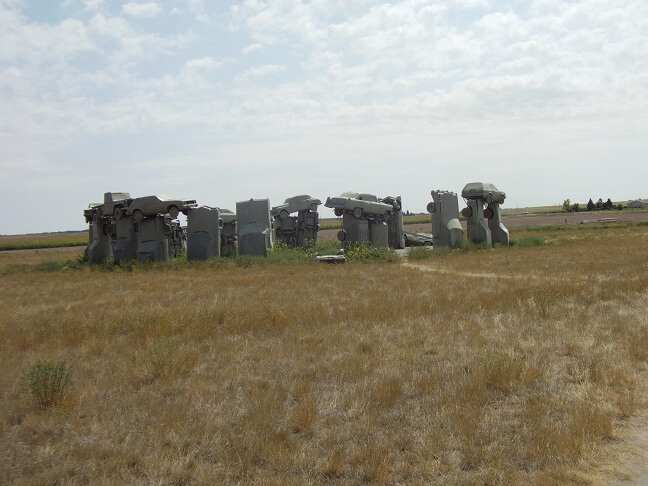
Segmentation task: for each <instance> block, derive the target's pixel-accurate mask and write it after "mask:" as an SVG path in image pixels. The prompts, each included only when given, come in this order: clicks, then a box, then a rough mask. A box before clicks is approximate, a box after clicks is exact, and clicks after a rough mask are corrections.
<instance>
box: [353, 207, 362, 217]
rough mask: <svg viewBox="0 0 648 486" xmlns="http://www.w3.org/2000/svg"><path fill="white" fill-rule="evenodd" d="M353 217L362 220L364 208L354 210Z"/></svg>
mask: <svg viewBox="0 0 648 486" xmlns="http://www.w3.org/2000/svg"><path fill="white" fill-rule="evenodd" d="M353 215H354V216H355V217H356V218H358V219H360V218H362V208H354V209H353Z"/></svg>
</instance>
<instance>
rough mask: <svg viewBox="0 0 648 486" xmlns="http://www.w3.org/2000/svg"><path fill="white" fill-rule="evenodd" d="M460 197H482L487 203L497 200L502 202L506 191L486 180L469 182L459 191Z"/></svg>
mask: <svg viewBox="0 0 648 486" xmlns="http://www.w3.org/2000/svg"><path fill="white" fill-rule="evenodd" d="M461 197H463V198H465V199H483V200H485V201H486V202H487V203H491V202H497V203H500V204H504V200H505V199H506V193H505V192H503V191H500V190H499V189H498V188H497V187H495V185H493V184H490V183H488V182H471V183H469V184H466V185H465V187H464V188H463V190H462V191H461Z"/></svg>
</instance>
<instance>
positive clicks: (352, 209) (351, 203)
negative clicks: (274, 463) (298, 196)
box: [324, 192, 394, 218]
mask: <svg viewBox="0 0 648 486" xmlns="http://www.w3.org/2000/svg"><path fill="white" fill-rule="evenodd" d="M324 206H326V207H327V208H332V209H333V212H334V213H335V215H336V216H342V214H343V213H344V212H345V211H346V212H349V213H352V214H353V215H354V216H355V217H356V218H361V217H362V216H363V215H367V216H369V217H381V218H387V217H388V216H389V214H390V213H391V212H392V211H393V210H394V208H393V207H392V205H390V204H384V203H381V202H378V198H377V197H376V196H374V195H373V194H367V193H361V192H343V193H342V194H341V195H340V196H338V197H329V198H327V199H326V203H324Z"/></svg>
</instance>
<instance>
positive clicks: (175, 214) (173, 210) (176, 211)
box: [168, 206, 180, 219]
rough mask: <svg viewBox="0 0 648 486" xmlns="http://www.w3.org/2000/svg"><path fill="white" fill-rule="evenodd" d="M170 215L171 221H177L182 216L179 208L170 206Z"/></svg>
mask: <svg viewBox="0 0 648 486" xmlns="http://www.w3.org/2000/svg"><path fill="white" fill-rule="evenodd" d="M168 213H169V216H171V219H176V218H177V217H178V215H179V214H180V210H179V209H178V207H177V206H169V210H168Z"/></svg>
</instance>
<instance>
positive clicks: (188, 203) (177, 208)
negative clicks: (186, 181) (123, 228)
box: [128, 194, 198, 221]
mask: <svg viewBox="0 0 648 486" xmlns="http://www.w3.org/2000/svg"><path fill="white" fill-rule="evenodd" d="M197 206H198V204H197V203H196V200H195V199H175V198H172V197H170V196H167V195H165V194H157V195H155V196H144V197H138V198H137V199H133V202H132V203H131V204H130V206H128V214H130V215H132V216H133V219H134V220H135V221H142V220H143V219H144V216H155V215H156V214H168V215H169V216H171V218H172V219H175V218H177V217H178V215H179V214H180V212H182V213H183V214H187V211H188V210H189V209H191V208H195V207H197Z"/></svg>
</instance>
